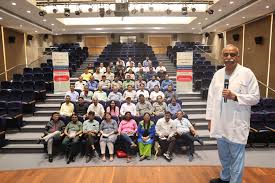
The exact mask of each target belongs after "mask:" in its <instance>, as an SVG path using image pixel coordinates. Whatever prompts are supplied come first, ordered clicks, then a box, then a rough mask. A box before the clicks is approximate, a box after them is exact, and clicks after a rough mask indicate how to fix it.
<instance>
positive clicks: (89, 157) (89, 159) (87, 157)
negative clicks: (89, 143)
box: [86, 155, 92, 163]
mask: <svg viewBox="0 0 275 183" xmlns="http://www.w3.org/2000/svg"><path fill="white" fill-rule="evenodd" d="M91 159H92V157H91V156H90V155H87V156H86V163H89V162H90V161H91Z"/></svg>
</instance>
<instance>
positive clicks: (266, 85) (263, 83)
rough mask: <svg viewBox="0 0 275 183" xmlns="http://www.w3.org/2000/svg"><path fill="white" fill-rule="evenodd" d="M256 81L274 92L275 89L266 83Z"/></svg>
mask: <svg viewBox="0 0 275 183" xmlns="http://www.w3.org/2000/svg"><path fill="white" fill-rule="evenodd" d="M258 82H259V83H260V84H261V85H264V87H266V88H268V89H270V90H271V91H272V92H274V93H275V90H274V89H273V88H270V87H269V86H267V85H266V84H264V83H263V82H261V81H260V80H258Z"/></svg>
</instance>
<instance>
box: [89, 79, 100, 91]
mask: <svg viewBox="0 0 275 183" xmlns="http://www.w3.org/2000/svg"><path fill="white" fill-rule="evenodd" d="M88 87H89V90H93V91H95V90H97V87H98V82H97V81H89V82H88Z"/></svg>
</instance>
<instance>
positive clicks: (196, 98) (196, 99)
mask: <svg viewBox="0 0 275 183" xmlns="http://www.w3.org/2000/svg"><path fill="white" fill-rule="evenodd" d="M178 99H179V100H182V102H183V103H184V102H193V101H201V97H193V96H192V97H191V96H190V97H185V96H184V97H178Z"/></svg>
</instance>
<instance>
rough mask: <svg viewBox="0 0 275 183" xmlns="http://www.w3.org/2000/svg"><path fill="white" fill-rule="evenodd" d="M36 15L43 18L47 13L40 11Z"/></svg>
mask: <svg viewBox="0 0 275 183" xmlns="http://www.w3.org/2000/svg"><path fill="white" fill-rule="evenodd" d="M38 14H39V16H41V17H43V16H45V15H47V12H46V11H45V10H41V11H39V13H38Z"/></svg>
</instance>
